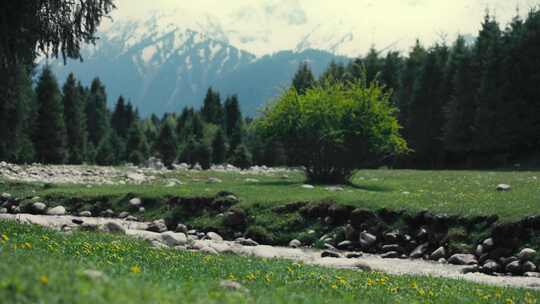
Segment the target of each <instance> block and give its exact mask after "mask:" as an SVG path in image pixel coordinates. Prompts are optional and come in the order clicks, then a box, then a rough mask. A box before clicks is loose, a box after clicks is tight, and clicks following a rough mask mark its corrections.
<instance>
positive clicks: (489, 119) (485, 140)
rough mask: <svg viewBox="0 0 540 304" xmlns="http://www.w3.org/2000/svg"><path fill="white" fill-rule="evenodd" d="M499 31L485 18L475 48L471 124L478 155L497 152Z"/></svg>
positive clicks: (500, 85)
mask: <svg viewBox="0 0 540 304" xmlns="http://www.w3.org/2000/svg"><path fill="white" fill-rule="evenodd" d="M501 34H502V33H501V30H500V28H499V24H498V23H497V21H496V20H495V19H493V18H491V16H490V15H489V14H488V15H486V17H485V19H484V22H483V23H482V29H481V30H480V34H479V36H478V40H477V43H476V46H475V62H476V64H477V68H478V70H477V73H478V76H479V78H478V95H477V99H476V112H475V121H474V129H473V130H474V134H473V142H474V148H475V150H476V151H477V152H479V153H490V152H493V151H496V150H499V149H500V148H501V147H500V145H499V142H498V138H497V137H498V132H497V129H498V126H497V124H499V123H500V122H497V121H496V113H497V111H498V108H499V107H500V106H501V104H502V102H503V101H502V99H501V97H502V92H501V88H502V75H501V72H502V69H501V52H502V39H501Z"/></svg>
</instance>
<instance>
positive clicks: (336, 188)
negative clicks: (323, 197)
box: [324, 186, 345, 192]
mask: <svg viewBox="0 0 540 304" xmlns="http://www.w3.org/2000/svg"><path fill="white" fill-rule="evenodd" d="M324 189H325V190H326V191H330V192H338V191H345V189H343V188H342V187H338V186H331V187H326V188H324Z"/></svg>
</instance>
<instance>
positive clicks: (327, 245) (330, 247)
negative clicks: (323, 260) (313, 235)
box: [323, 243, 337, 251]
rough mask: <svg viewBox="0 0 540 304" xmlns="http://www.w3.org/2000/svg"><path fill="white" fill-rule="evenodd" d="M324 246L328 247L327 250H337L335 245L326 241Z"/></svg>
mask: <svg viewBox="0 0 540 304" xmlns="http://www.w3.org/2000/svg"><path fill="white" fill-rule="evenodd" d="M323 247H324V248H326V250H330V251H337V248H336V247H334V246H332V245H331V244H328V243H324V245H323Z"/></svg>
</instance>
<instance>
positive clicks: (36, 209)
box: [32, 202, 47, 214]
mask: <svg viewBox="0 0 540 304" xmlns="http://www.w3.org/2000/svg"><path fill="white" fill-rule="evenodd" d="M46 209H47V205H45V204H44V203H42V202H37V203H33V204H32V212H33V213H35V214H43V213H45V210H46Z"/></svg>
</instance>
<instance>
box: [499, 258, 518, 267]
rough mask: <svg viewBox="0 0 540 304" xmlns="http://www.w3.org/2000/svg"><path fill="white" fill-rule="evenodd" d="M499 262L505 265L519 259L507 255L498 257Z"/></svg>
mask: <svg viewBox="0 0 540 304" xmlns="http://www.w3.org/2000/svg"><path fill="white" fill-rule="evenodd" d="M500 260H501V263H502V264H503V265H504V266H506V265H508V264H510V263H512V262H515V261H519V259H518V258H517V257H515V256H511V257H507V258H500Z"/></svg>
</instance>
